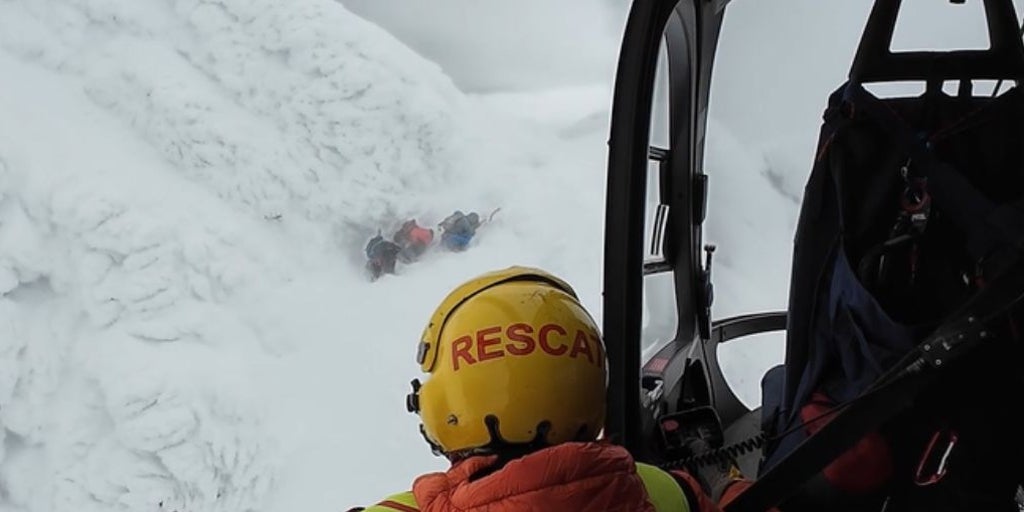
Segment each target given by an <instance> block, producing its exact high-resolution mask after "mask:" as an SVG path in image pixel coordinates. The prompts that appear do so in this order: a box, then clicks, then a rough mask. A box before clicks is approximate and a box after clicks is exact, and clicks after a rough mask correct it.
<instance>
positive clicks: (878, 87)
mask: <svg viewBox="0 0 1024 512" xmlns="http://www.w3.org/2000/svg"><path fill="white" fill-rule="evenodd" d="M949 83H951V84H953V85H952V87H953V92H952V94H954V95H955V94H956V84H957V82H952V81H951V82H949ZM864 88H865V89H867V90H868V92H870V93H871V94H874V95H875V96H877V97H879V98H907V97H911V96H920V95H922V94H924V90H925V83H924V82H922V81H920V80H915V81H900V82H873V83H866V84H864ZM942 90H943V91H947V92H948V89H947V88H946V84H943V86H942Z"/></svg>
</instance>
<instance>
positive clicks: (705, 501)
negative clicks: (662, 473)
mask: <svg viewBox="0 0 1024 512" xmlns="http://www.w3.org/2000/svg"><path fill="white" fill-rule="evenodd" d="M671 473H672V476H674V477H676V481H679V483H680V484H682V485H686V486H687V487H689V488H690V493H689V495H690V496H694V497H695V498H697V503H690V507H691V512H722V509H721V507H719V506H718V504H716V503H715V502H714V501H713V500H712V499H711V497H710V496H708V495H707V494H705V493H704V491H703V490H702V489H701V486H700V482H698V481H697V479H696V478H694V477H693V475H691V474H689V473H687V472H686V471H682V470H676V471H672V472H671ZM688 501H689V500H688Z"/></svg>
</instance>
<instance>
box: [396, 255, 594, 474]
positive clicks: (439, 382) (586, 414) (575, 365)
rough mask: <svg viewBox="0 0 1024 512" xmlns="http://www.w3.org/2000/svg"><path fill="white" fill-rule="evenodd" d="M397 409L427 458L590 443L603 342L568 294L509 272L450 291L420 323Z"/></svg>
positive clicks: (538, 273)
mask: <svg viewBox="0 0 1024 512" xmlns="http://www.w3.org/2000/svg"><path fill="white" fill-rule="evenodd" d="M417 361H418V362H419V363H420V367H421V369H422V370H423V371H424V372H425V373H428V374H430V375H429V377H428V378H427V380H426V382H424V383H423V384H422V385H420V384H419V382H418V381H413V393H412V394H410V395H409V397H408V400H407V406H408V408H409V410H410V411H412V412H416V413H417V414H419V416H420V419H421V421H422V426H421V430H422V431H423V435H424V437H426V439H427V441H428V442H429V443H430V444H431V445H432V446H433V447H434V449H435V451H438V452H440V453H444V454H446V455H449V456H451V455H455V454H460V453H468V452H473V451H486V450H493V449H495V448H498V447H501V446H505V445H531V444H532V445H537V446H545V445H553V444H558V443H562V442H566V441H591V440H594V439H596V438H597V436H598V434H599V432H600V431H601V429H602V428H603V427H604V417H605V390H606V383H607V373H606V360H605V351H604V344H603V342H602V340H601V333H600V329H599V328H598V326H597V323H596V322H594V319H593V318H592V317H591V316H590V314H589V313H587V311H586V310H585V309H584V308H583V306H582V305H581V304H580V301H579V299H578V297H577V296H576V293H575V291H573V289H572V287H570V286H569V284H567V283H566V282H565V281H562V280H561V279H559V278H558V277H555V276H553V275H551V274H549V273H548V272H545V271H543V270H540V269H536V268H529V267H519V266H515V267H509V268H506V269H504V270H497V271H493V272H488V273H486V274H483V275H480V276H477V277H475V278H473V279H470V280H469V281H466V282H465V283H463V284H462V285H460V286H458V287H456V288H455V289H454V290H453V291H452V292H451V293H449V294H448V296H447V297H446V298H445V299H444V300H443V301H442V302H441V304H440V306H438V308H437V310H436V311H435V312H434V314H433V315H432V316H431V317H430V321H429V323H428V324H427V327H426V329H424V331H423V336H422V339H421V341H420V345H419V351H418V354H417Z"/></svg>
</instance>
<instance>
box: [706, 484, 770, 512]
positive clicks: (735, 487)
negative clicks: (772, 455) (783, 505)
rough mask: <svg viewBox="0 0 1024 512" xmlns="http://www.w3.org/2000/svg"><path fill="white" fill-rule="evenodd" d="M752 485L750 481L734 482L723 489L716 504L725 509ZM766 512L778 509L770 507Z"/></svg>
mask: <svg viewBox="0 0 1024 512" xmlns="http://www.w3.org/2000/svg"><path fill="white" fill-rule="evenodd" d="M753 483H754V482H753V481H751V480H736V481H734V482H733V483H731V484H729V485H728V486H727V487H726V488H725V492H723V493H722V497H721V499H719V500H718V504H719V505H720V506H722V507H725V506H726V505H728V504H729V503H732V501H733V500H735V499H736V497H737V496H739V495H740V494H743V491H745V490H747V488H748V487H750V486H751V484H753ZM701 512H703V511H701ZM768 512H779V509H777V508H775V507H772V508H770V509H768Z"/></svg>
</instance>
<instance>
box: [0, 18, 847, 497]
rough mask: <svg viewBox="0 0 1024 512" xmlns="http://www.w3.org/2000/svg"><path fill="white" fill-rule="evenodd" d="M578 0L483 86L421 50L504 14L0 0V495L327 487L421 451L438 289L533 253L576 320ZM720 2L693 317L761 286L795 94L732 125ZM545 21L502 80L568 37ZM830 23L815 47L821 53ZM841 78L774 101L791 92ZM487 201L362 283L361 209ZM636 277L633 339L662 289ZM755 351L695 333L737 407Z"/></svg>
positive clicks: (601, 159)
mask: <svg viewBox="0 0 1024 512" xmlns="http://www.w3.org/2000/svg"><path fill="white" fill-rule="evenodd" d="M593 2H594V3H591V4H590V6H591V9H590V10H589V11H587V12H588V13H590V15H592V16H593V18H592V19H593V20H597V21H596V22H595V26H597V27H598V28H597V29H595V28H593V27H589V28H588V30H590V31H589V32H587V38H585V39H584V40H586V41H591V42H593V45H592V48H591V50H593V53H588V56H587V58H583V57H582V56H578V57H579V58H577V59H576V60H575V61H573V62H574V65H575V68H572V69H575V70H576V71H573V73H566V72H564V71H565V70H562V71H563V72H562V73H560V74H557V76H555V75H551V76H548V77H547V78H548V79H545V80H541V79H540V78H538V79H537V80H538V82H539V83H541V84H543V86H544V88H543V89H541V90H531V88H530V87H525V86H524V83H530V80H526V79H524V78H523V73H528V72H527V71H523V72H522V73H518V72H517V73H511V74H514V75H516V77H512V76H509V75H493V76H492V77H491V78H490V79H488V80H484V79H483V78H481V74H480V73H481V72H480V71H479V70H474V68H473V66H472V65H469V64H468V60H465V61H461V60H458V59H470V57H457V58H455V59H456V60H451V59H450V60H448V61H446V62H445V63H444V64H443V65H442V64H437V63H434V62H432V61H430V60H428V59H426V58H424V57H423V56H421V55H428V54H429V53H430V52H427V51H422V49H423V48H429V47H434V48H439V47H440V48H444V47H446V46H444V45H441V46H437V41H438V40H440V39H444V40H445V41H447V43H446V44H447V45H448V46H447V47H448V48H451V47H452V45H453V44H456V43H458V42H459V41H465V40H466V38H470V39H471V38H474V37H479V36H480V34H482V33H486V32H487V31H491V32H494V33H495V34H498V33H499V32H498V31H500V30H506V29H507V30H510V31H512V32H514V31H515V30H516V28H517V26H516V25H517V24H516V23H511V24H510V23H508V22H507V17H508V16H507V14H506V15H504V17H503V16H498V17H497V18H496V20H492V22H491V24H490V25H488V26H487V27H488V28H487V29H486V30H482V29H481V28H480V27H476V28H475V29H474V30H468V29H467V32H465V33H463V35H462V36H460V37H462V38H463V39H461V40H460V39H459V38H458V37H455V36H453V34H455V31H456V30H457V29H458V28H459V27H458V26H457V25H458V24H454V25H452V24H448V25H445V26H444V27H445V28H444V30H445V32H444V33H440V32H439V33H438V34H437V35H436V36H434V37H431V36H430V35H429V34H428V33H426V32H424V31H423V30H420V31H417V32H415V34H413V35H410V32H408V31H407V30H406V31H403V30H404V29H396V30H395V32H396V33H397V34H398V35H400V36H403V37H405V38H406V39H410V38H411V39H412V40H413V41H412V42H413V43H416V47H415V49H414V48H411V47H410V46H408V45H407V44H406V43H410V41H409V40H406V41H404V42H403V41H400V40H398V39H396V37H395V36H394V35H392V34H391V33H389V32H388V31H386V30H385V28H387V29H388V30H391V29H392V28H393V27H394V21H395V20H396V18H395V16H408V13H405V14H404V15H403V14H401V12H399V13H398V14H396V13H395V11H394V10H393V9H392V10H387V9H383V8H382V7H381V6H379V5H378V6H377V7H376V8H375V9H376V10H374V9H370V7H369V5H370V4H367V3H365V2H355V1H353V2H343V3H345V4H346V5H350V4H351V5H352V6H353V9H354V10H357V11H359V10H363V11H365V12H366V13H371V11H372V13H377V14H379V15H380V16H382V17H379V18H377V19H376V22H372V21H367V20H365V19H363V18H361V17H359V16H356V15H354V14H353V13H352V12H350V11H349V10H347V8H346V7H345V6H344V5H342V4H341V3H338V2H334V1H329V0H292V1H290V2H287V3H284V2H275V1H272V0H131V1H128V0H62V1H58V0H4V1H2V2H0V76H2V77H5V78H6V79H5V80H3V81H2V87H0V112H2V113H3V115H2V117H0V427H2V428H0V440H2V442H0V512H70V511H72V510H73V511H76V512H100V511H102V512H116V511H131V512H158V511H159V512H168V511H174V512H220V511H230V512H250V511H251V512H256V511H260V512H278V511H280V512H285V511H288V512H290V511H293V510H304V511H309V512H316V511H336V510H339V509H340V510H344V509H346V508H348V507H350V506H354V505H358V504H369V503H372V502H374V501H376V500H378V499H380V498H381V497H383V496H386V495H388V494H391V493H393V492H397V491H400V490H403V489H406V488H407V487H408V485H409V484H410V483H411V481H412V479H413V478H414V477H415V476H416V475H419V474H421V473H423V472H426V471H431V470H438V469H442V468H443V467H444V461H443V460H442V459H439V458H436V457H434V456H432V455H431V454H430V451H429V449H428V447H427V446H426V444H425V443H424V442H423V441H422V439H421V438H420V435H419V432H418V429H417V421H416V418H415V417H414V416H413V415H411V414H408V413H407V412H406V411H405V407H404V397H405V394H406V393H407V392H408V386H409V384H408V383H409V381H410V380H411V379H413V378H416V377H420V373H419V368H418V367H417V365H416V364H415V362H414V354H415V345H416V342H417V340H418V338H419V335H420V332H421V330H422V327H423V322H424V320H425V319H426V318H427V317H428V316H429V314H430V312H431V311H432V310H433V307H434V306H435V305H436V303H437V302H438V301H440V299H441V298H442V297H443V296H444V295H445V294H446V293H447V292H448V290H450V289H451V288H452V287H454V286H455V285H457V284H458V283H461V282H462V281H463V280H465V279H467V278H469V277H471V276H473V275H476V274H478V273H480V272H483V271H487V270H492V269H495V268H500V267H504V266H508V265H513V264H520V265H534V266H538V267H542V268H545V269H547V270H549V271H552V272H554V273H556V274H558V275H560V276H561V277H563V278H565V279H566V280H568V281H569V282H570V283H572V284H573V285H574V286H575V287H576V289H577V291H578V292H579V294H580V296H581V298H582V301H583V303H584V305H585V306H587V307H588V308H589V309H590V310H591V311H592V313H593V314H594V315H595V316H596V317H600V314H601V287H602V285H601V279H602V264H603V261H602V255H603V246H602V237H603V222H604V186H605V170H606V161H605V157H606V147H607V146H606V142H607V133H608V132H607V130H608V126H607V125H608V115H609V110H608V107H609V100H610V97H611V77H612V75H613V70H612V69H608V68H607V67H606V66H610V65H613V64H614V62H613V61H614V57H615V55H614V54H613V55H611V58H609V56H608V55H607V52H614V51H616V49H617V47H618V37H619V32H618V26H617V23H618V22H619V21H620V20H621V17H622V15H623V14H624V11H623V9H622V6H621V5H619V4H616V3H615V2H610V1H608V0H593ZM805 3H806V2H805ZM455 4H456V3H450V4H445V6H442V7H438V9H442V10H443V9H461V8H463V7H464V6H462V5H461V4H459V5H455ZM575 4H576V5H585V3H584V2H582V1H580V2H576V3H575ZM529 5H530V11H529V12H531V13H541V12H544V11H542V10H541V9H543V6H542V5H554V4H551V3H550V2H547V3H543V4H542V3H540V2H534V3H531V4H529ZM754 5H757V3H755V4H754ZM356 7H358V8H359V9H356ZM505 7H507V6H505ZM861 7H863V6H861ZM477 8H482V7H479V6H477ZM564 8H565V6H561V7H558V9H564ZM805 8H807V9H809V8H810V7H807V6H805ZM730 9H733V8H732V7H730ZM752 9H753V8H752ZM385 11H387V12H389V13H390V16H391V17H390V18H388V17H387V15H384V14H380V13H381V12H385ZM495 12H507V11H500V10H499V11H495ZM730 12H733V11H730ZM735 12H736V13H737V14H736V16H737V18H738V19H739V20H741V21H740V22H738V24H736V25H732V27H735V28H730V29H729V30H727V31H725V32H723V55H722V60H721V61H720V62H721V65H720V66H719V65H718V64H716V66H718V67H717V68H716V73H717V74H718V75H717V76H716V84H717V83H722V84H723V85H722V86H717V85H716V89H715V93H714V94H715V96H714V97H713V106H712V117H713V119H712V122H711V123H710V125H709V137H708V150H707V153H708V154H707V167H708V170H709V172H710V173H711V174H712V178H711V180H712V181H711V183H712V189H711V190H712V206H711V211H710V212H709V218H708V225H707V238H708V240H709V241H713V242H715V243H716V244H718V245H719V250H718V252H716V260H715V269H716V270H715V279H716V294H717V299H716V306H715V316H716V317H724V316H729V315H732V314H736V313H740V312H747V311H750V310H764V309H768V310H780V309H783V308H784V307H785V298H786V293H787V290H786V287H787V285H788V267H789V264H788V259H789V245H790V242H791V231H792V227H793V225H794V223H795V215H796V207H797V204H798V200H799V197H800V194H801V192H802V186H803V179H804V176H806V172H807V170H808V169H809V165H808V161H809V160H808V158H807V157H808V156H809V154H810V153H809V151H810V150H811V149H813V144H814V139H813V137H814V136H816V132H817V128H816V126H817V121H818V120H817V118H815V117H814V116H816V115H817V112H815V113H814V115H810V114H809V113H810V107H809V106H808V107H807V108H806V109H805V110H803V112H806V113H808V115H805V116H802V117H801V116H794V117H793V118H788V117H787V118H786V119H787V120H786V121H785V122H783V123H780V125H779V127H778V129H776V130H771V131H767V132H766V131H764V130H760V131H759V130H756V129H751V128H750V126H753V125H755V124H756V122H759V121H764V120H765V118H764V117H759V116H762V115H764V116H778V115H779V112H778V111H777V110H772V109H776V108H778V103H780V102H779V101H765V111H763V112H762V111H757V112H756V115H754V116H753V117H751V116H748V115H747V114H748V113H749V112H751V110H744V109H743V107H742V105H737V104H735V103H734V101H735V98H737V97H740V96H742V95H737V90H736V89H735V88H734V87H733V86H732V85H730V84H735V83H737V82H736V81H734V80H731V79H730V77H734V76H737V75H736V73H738V72H740V71H743V70H744V69H745V68H744V66H745V65H746V64H743V62H744V61H742V60H737V59H740V57H739V55H741V54H742V51H741V50H742V49H741V48H739V45H740V43H730V44H731V45H730V44H726V42H727V41H735V40H736V38H739V39H740V40H743V38H744V36H742V35H736V34H735V33H733V32H730V30H736V31H739V32H742V31H744V30H750V29H751V27H753V26H755V25H756V24H755V23H754V22H751V21H750V19H752V18H751V16H753V19H757V18H758V17H761V16H765V15H767V14H766V13H764V12H760V11H751V10H745V11H741V10H738V9H737V10H735ZM372 13H371V14H372ZM730 16H731V15H730ZM443 17H444V16H442V18H443ZM402 19H403V20H404V25H403V26H405V27H406V28H408V27H409V24H408V18H407V17H406V18H402ZM525 19H528V18H524V20H525ZM545 19H547V18H545ZM742 20H746V21H742ZM548 21H549V22H550V19H548ZM538 26H541V25H538ZM609 27H612V28H611V29H609ZM727 27H729V25H727ZM542 28H545V29H546V30H550V31H559V32H561V31H565V30H568V29H567V28H566V27H564V26H562V25H557V24H555V25H544V26H543V27H542ZM848 29H849V31H850V33H853V30H859V27H858V28H856V29H853V28H848ZM537 30H539V29H537ZM512 32H510V33H512ZM466 34H469V36H467V35H466ZM500 34H501V37H497V38H496V39H495V40H497V41H505V43H504V44H506V45H507V46H504V47H502V48H504V50H502V51H510V52H512V51H514V49H513V48H514V47H515V44H516V41H518V40H519V37H518V36H516V37H513V36H509V35H508V34H507V33H505V32H500ZM570 35H571V34H570ZM545 37H546V38H547V39H545ZM758 37H760V36H758ZM547 40H558V41H559V44H557V45H554V46H550V48H552V49H553V50H552V52H551V53H552V55H551V56H548V58H547V59H540V60H537V62H535V63H534V65H535V66H536V67H535V68H533V71H532V72H533V73H534V75H532V76H535V77H542V76H545V75H544V72H543V69H544V68H545V66H548V67H550V63H551V62H553V61H555V62H556V61H558V59H561V60H563V61H564V60H569V59H571V57H567V56H571V55H573V53H574V52H578V51H579V50H580V48H579V46H578V43H579V42H578V41H577V43H572V44H570V43H569V42H567V41H566V38H565V37H564V34H560V35H558V36H557V37H556V36H554V35H551V34H550V33H547V35H546V36H544V37H542V38H539V41H541V42H543V41H547ZM747 40H748V41H749V40H750V39H749V38H748V39H747ZM777 40H778V39H777V38H776V39H772V38H770V37H766V39H765V41H777ZM452 41H455V42H456V43H453V42H452ZM853 42H855V40H854V41H853ZM853 42H851V41H844V42H837V43H836V46H835V48H830V49H829V51H830V52H832V53H831V55H842V57H841V58H839V60H841V61H842V62H846V60H847V56H846V53H848V52H849V51H850V48H851V45H852V44H853ZM776 44H781V43H776ZM432 45H433V46H432ZM484 48H492V46H484ZM543 48H545V46H544V45H541V44H534V45H531V46H530V47H529V48H526V49H522V53H519V54H516V55H517V59H518V60H515V63H516V66H519V68H516V69H525V68H523V66H527V64H528V63H529V62H530V59H529V58H526V59H522V58H521V57H522V55H529V54H531V53H530V52H534V53H532V54H533V55H536V52H537V51H539V49H543ZM598 49H600V51H599V50H598ZM762 49H764V50H766V51H768V50H770V48H768V47H767V46H764V47H762ZM477 50H479V49H477ZM493 51H498V50H493ZM844 52H845V53H844ZM442 53H443V52H442ZM428 56H429V55H428ZM552 59H554V60H552ZM746 62H748V63H749V60H748V61H746ZM456 65H458V67H453V66H456ZM844 65H845V64H844ZM538 70H540V71H538ZM577 71H578V72H579V74H578V75H576V74H574V73H576V72H577ZM748 71H749V70H748ZM452 76H458V77H459V78H458V79H457V80H456V79H453V78H452ZM573 77H583V78H579V79H577V78H573ZM721 77H724V78H721ZM720 78H721V79H720ZM833 79H835V80H833ZM840 79H841V76H839V77H837V76H835V73H832V74H831V75H829V76H828V77H827V79H822V81H824V82H827V83H826V84H824V85H822V87H821V88H818V87H817V86H818V85H821V84H820V83H818V82H814V83H813V85H814V88H811V89H810V92H809V93H807V94H805V95H804V96H806V97H801V101H803V102H804V103H803V104H804V105H813V107H814V108H815V109H820V106H821V105H822V104H823V101H824V98H825V95H826V94H827V92H828V91H829V90H830V88H831V87H833V86H834V85H836V84H837V83H838V81H839V80H840ZM524 80H525V81H524ZM531 80H532V79H531ZM459 82H461V83H459ZM457 83H459V85H462V88H461V89H460V87H459V86H457ZM467 83H468V84H475V85H472V86H470V87H466V86H465V84H467ZM747 83H748V84H749V82H747ZM496 84H497V85H496ZM500 84H506V85H507V86H506V87H500ZM808 87H809V88H810V85H808ZM463 89H469V90H470V92H464V90H463ZM771 90H775V91H783V90H785V89H782V88H774V87H773V88H772V89H771ZM787 94H789V93H788V92H787ZM723 97H724V98H727V99H726V100H720V99H719V98H723ZM787 97H789V96H787ZM751 101H755V102H762V101H764V98H760V97H755V98H752V99H751ZM759 104H760V103H759ZM499 207H500V208H501V210H500V212H499V213H498V214H497V215H496V216H495V217H494V220H493V222H492V223H490V224H488V225H486V226H485V227H483V228H482V229H481V232H480V234H479V236H478V237H476V238H475V239H474V241H473V245H472V246H471V248H470V250H469V251H467V252H465V253H458V254H451V253H444V252H441V251H434V252H430V253H428V254H427V255H426V256H425V257H424V258H423V260H421V261H420V262H417V263H415V264H412V265H404V266H400V267H399V269H398V270H399V275H398V276H385V277H384V278H383V279H381V280H380V281H378V282H375V283H372V284H371V283H368V282H366V280H365V279H364V278H363V276H362V269H361V265H362V248H363V244H364V243H365V241H366V239H367V238H368V236H370V235H372V234H373V233H375V232H376V231H377V230H378V229H382V230H384V231H385V232H387V231H389V230H391V229H393V228H395V227H396V226H397V224H398V223H399V222H400V221H401V220H403V219H404V218H406V217H408V216H415V217H416V218H417V219H418V220H420V221H421V223H422V224H425V225H433V224H436V223H437V222H438V221H440V220H441V219H442V218H443V217H444V216H446V215H447V214H448V213H450V212H451V211H453V210H455V209H461V210H464V211H469V210H474V211H478V212H481V213H487V212H490V211H492V210H494V209H495V208H499ZM766 266H767V267H766ZM765 268H768V269H769V270H767V271H766V270H765ZM651 290H652V295H651V296H650V297H651V298H652V299H653V300H651V301H650V302H649V303H648V304H647V307H648V308H647V309H648V320H649V321H650V327H651V329H652V331H653V330H655V329H656V328H663V327H664V325H663V324H662V321H663V320H664V319H665V318H664V314H666V311H668V312H669V314H670V313H671V308H668V309H665V307H664V306H665V304H668V303H661V304H659V300H658V299H657V297H656V296H657V293H655V292H657V288H656V287H654V286H652V288H651ZM659 307H660V308H661V309H659ZM659 315H662V316H661V317H659ZM780 347H781V346H780V344H779V343H778V340H775V341H774V342H771V341H770V342H765V343H760V342H758V345H756V346H752V345H750V346H748V345H746V344H744V345H742V346H740V345H737V349H736V350H735V351H734V350H733V349H731V348H728V347H727V348H728V350H725V351H724V352H725V353H724V354H723V364H724V365H725V367H726V371H727V375H728V376H730V379H731V380H732V381H733V382H734V383H737V384H739V385H741V386H742V387H743V389H744V392H743V398H744V399H745V400H748V401H749V402H751V403H754V402H756V401H757V400H758V396H757V380H758V379H759V376H760V372H762V371H763V369H764V368H766V367H767V366H768V365H770V364H772V363H773V362H775V361H778V360H779V359H780V357H781V352H780V350H781V348H780Z"/></svg>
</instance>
